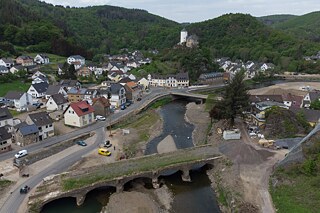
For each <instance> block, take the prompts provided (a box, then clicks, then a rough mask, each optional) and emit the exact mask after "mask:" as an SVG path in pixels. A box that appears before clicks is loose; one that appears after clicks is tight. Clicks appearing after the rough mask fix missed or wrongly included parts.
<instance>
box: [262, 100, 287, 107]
mask: <svg viewBox="0 0 320 213" xmlns="http://www.w3.org/2000/svg"><path fill="white" fill-rule="evenodd" d="M256 105H257V106H259V107H272V106H278V107H283V108H288V107H287V106H286V105H285V104H283V103H279V102H274V101H262V102H259V103H256Z"/></svg>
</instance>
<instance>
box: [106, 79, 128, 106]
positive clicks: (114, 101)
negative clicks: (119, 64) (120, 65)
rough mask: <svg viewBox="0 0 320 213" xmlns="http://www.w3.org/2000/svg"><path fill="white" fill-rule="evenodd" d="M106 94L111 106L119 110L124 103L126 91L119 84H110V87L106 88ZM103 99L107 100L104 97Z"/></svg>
mask: <svg viewBox="0 0 320 213" xmlns="http://www.w3.org/2000/svg"><path fill="white" fill-rule="evenodd" d="M108 93H110V94H111V98H110V104H111V106H113V107H115V108H119V107H120V106H121V105H122V104H125V103H126V90H125V88H124V87H123V86H122V85H121V84H119V83H114V84H111V85H110V87H109V88H108ZM104 97H105V96H104ZM105 98H108V97H105Z"/></svg>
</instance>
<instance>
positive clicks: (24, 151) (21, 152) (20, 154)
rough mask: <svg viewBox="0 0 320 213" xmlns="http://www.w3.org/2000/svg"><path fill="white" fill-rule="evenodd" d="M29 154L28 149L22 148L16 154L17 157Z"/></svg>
mask: <svg viewBox="0 0 320 213" xmlns="http://www.w3.org/2000/svg"><path fill="white" fill-rule="evenodd" d="M27 154H28V152H27V150H25V149H24V150H21V151H19V152H18V153H17V154H15V155H14V157H15V158H21V157H23V156H26V155H27Z"/></svg>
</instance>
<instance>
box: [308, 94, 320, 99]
mask: <svg viewBox="0 0 320 213" xmlns="http://www.w3.org/2000/svg"><path fill="white" fill-rule="evenodd" d="M309 96H310V101H315V100H316V99H319V98H320V92H309Z"/></svg>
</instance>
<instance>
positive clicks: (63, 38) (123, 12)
mask: <svg viewBox="0 0 320 213" xmlns="http://www.w3.org/2000/svg"><path fill="white" fill-rule="evenodd" d="M0 5H1V7H0V14H1V17H0V41H7V42H9V44H8V43H5V44H3V43H2V44H1V46H0V49H2V54H3V53H4V52H5V51H9V52H10V53H11V54H14V50H13V49H12V46H10V44H13V45H16V46H20V47H28V50H29V51H37V52H53V53H56V54H59V55H70V54H75V53H77V54H82V55H84V56H87V57H89V58H90V56H88V54H96V53H113V52H116V51H118V50H119V49H121V48H132V49H149V48H158V49H161V48H165V47H172V46H173V45H174V44H175V43H177V42H178V41H179V31H180V29H181V27H180V25H179V24H178V23H176V22H173V21H170V20H167V19H165V18H161V17H159V16H156V15H152V14H150V13H148V12H147V11H144V10H137V9H125V8H120V7H113V6H95V7H86V8H69V7H67V8H64V7H62V6H53V5H51V4H47V3H44V2H40V1H37V0H0ZM13 14H14V15H13ZM0 54H1V51H0Z"/></svg>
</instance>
